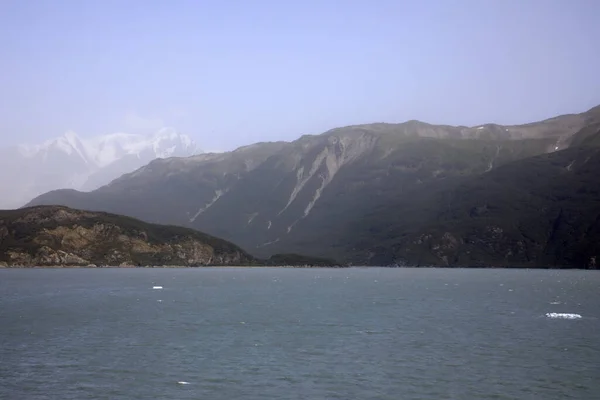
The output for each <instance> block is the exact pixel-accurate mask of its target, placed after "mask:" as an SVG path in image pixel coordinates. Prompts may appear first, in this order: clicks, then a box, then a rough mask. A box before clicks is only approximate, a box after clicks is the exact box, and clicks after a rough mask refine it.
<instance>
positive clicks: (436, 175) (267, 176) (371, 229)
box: [30, 107, 600, 266]
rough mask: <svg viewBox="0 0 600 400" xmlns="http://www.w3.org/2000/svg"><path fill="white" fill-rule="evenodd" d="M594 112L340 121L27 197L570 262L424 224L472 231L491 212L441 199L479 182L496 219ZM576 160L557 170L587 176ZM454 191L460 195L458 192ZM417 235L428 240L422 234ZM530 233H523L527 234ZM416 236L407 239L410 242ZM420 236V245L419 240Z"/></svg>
mask: <svg viewBox="0 0 600 400" xmlns="http://www.w3.org/2000/svg"><path fill="white" fill-rule="evenodd" d="M598 123H600V108H598V107H596V108H594V109H592V110H589V111H588V112H585V113H581V114H573V115H563V116H559V117H555V118H551V119H549V120H545V121H541V122H536V123H530V124H525V125H519V126H502V125H497V124H485V125H481V126H475V127H470V128H468V127H452V126H445V125H430V124H426V123H423V122H418V121H409V122H406V123H403V124H370V125H361V126H350V127H345V128H338V129H333V130H331V131H328V132H325V133H324V134H322V135H316V136H303V137H301V138H300V139H298V140H296V141H294V142H291V143H286V142H276V143H258V144H255V145H251V146H247V147H244V148H240V149H238V150H236V151H233V152H230V153H223V154H204V155H199V156H194V157H188V158H170V159H164V160H156V161H153V162H151V163H150V164H148V165H147V166H145V167H143V168H141V169H139V170H137V171H135V172H134V173H131V174H127V175H124V176H122V177H121V178H119V179H117V180H115V181H113V182H112V183H111V184H109V185H107V186H104V187H102V188H100V189H98V190H96V191H93V192H91V193H81V192H76V191H55V192H50V193H47V194H45V195H43V196H40V197H38V198H36V199H34V200H33V201H32V202H31V203H30V205H39V204H62V205H67V206H71V207H74V208H82V209H88V210H98V211H109V212H114V213H119V214H125V215H130V216H134V217H136V218H140V219H142V220H146V221H149V222H156V223H166V224H174V225H181V226H187V227H192V228H194V229H198V230H201V231H205V232H208V233H210V234H212V235H215V236H218V237H223V238H224V239H226V240H230V241H232V242H235V243H237V244H238V245H240V246H241V247H242V248H244V249H246V250H247V251H248V252H250V253H252V254H255V255H257V256H261V257H266V256H270V255H272V254H275V253H301V254H308V255H311V256H323V257H334V258H337V259H341V260H344V261H348V262H352V263H355V264H362V263H364V264H370V265H382V264H390V263H392V264H393V263H406V264H411V265H412V264H419V265H424V264H431V265H470V264H489V265H509V266H511V265H514V266H521V265H529V266H532V265H535V266H538V265H540V266H541V265H542V264H544V265H546V264H547V263H550V264H551V265H557V266H558V265H562V263H566V264H565V265H567V264H568V265H571V264H570V263H571V262H577V263H579V262H583V261H581V260H575V259H573V258H570V259H568V260H567V259H566V258H565V259H563V258H560V257H558V256H557V257H558V258H556V259H552V258H549V257H546V258H540V256H539V254H540V253H539V252H538V253H535V252H531V251H528V252H526V254H527V256H526V257H525V258H524V259H521V258H519V257H516V256H515V257H512V258H511V257H507V256H506V251H505V247H502V246H501V247H499V248H495V249H491V250H490V249H488V250H482V249H480V247H481V246H485V244H481V243H480V244H478V245H476V244H473V245H472V246H470V247H469V246H467V247H468V248H463V247H461V248H460V250H459V247H458V246H454V247H452V248H449V249H448V251H446V252H439V251H437V250H436V249H434V247H436V246H438V245H440V244H439V243H437V242H436V240H438V239H436V238H437V236H436V235H438V233H439V232H438V231H440V230H443V233H442V236H443V235H444V234H445V233H446V232H449V234H450V235H451V236H452V237H453V238H455V239H456V240H458V241H460V240H463V241H465V240H467V239H465V238H464V237H463V232H462V231H461V232H459V231H457V230H456V229H459V228H460V229H463V228H462V227H464V229H466V230H469V232H471V231H472V232H474V233H473V235H475V236H476V237H478V235H482V234H483V233H481V232H484V231H485V229H486V227H487V226H496V225H491V224H489V221H487V220H485V218H483V217H482V218H473V217H472V216H471V214H469V212H467V213H465V212H464V211H461V210H462V208H457V209H456V210H455V209H454V207H471V208H472V207H475V209H477V210H479V209H481V210H486V208H485V207H486V206H485V204H488V203H490V201H491V200H488V198H487V197H485V198H481V199H480V198H479V197H478V196H488V195H489V196H492V199H493V198H496V199H497V202H499V203H500V205H501V206H502V208H500V211H493V213H492V214H485V215H487V216H494V218H498V219H503V218H504V217H505V215H504V213H505V212H508V211H507V210H511V209H512V207H517V206H515V205H514V204H521V203H523V202H526V200H527V201H528V199H529V197H528V196H527V195H525V194H523V191H526V190H528V188H527V182H529V181H530V180H536V181H537V182H544V181H545V180H548V179H553V180H554V179H557V177H560V175H557V174H558V172H557V170H556V169H555V168H554V167H553V165H554V163H556V162H558V161H556V160H559V159H562V157H563V156H562V154H567V155H566V156H564V157H567V158H569V157H571V155H572V154H571V153H569V152H570V151H574V150H573V149H576V148H585V149H593V148H594V143H595V142H596V137H597V130H595V128H594V127H597V124H598ZM586 151H588V150H586ZM586 157H587V156H586ZM590 157H591V158H592V159H593V157H594V156H593V154H591V155H590ZM569 162H570V161H569ZM583 164H585V163H583ZM532 165H534V166H536V168H535V169H532V168H531V166H532ZM575 165H577V164H573V165H572V166H571V170H569V173H570V175H567V176H568V177H573V176H575V177H577V179H579V178H581V179H582V180H583V181H585V182H588V181H590V180H592V176H591V175H590V174H587V173H586V172H585V169H581V168H574V166H575ZM564 167H565V166H563V167H561V168H563V169H562V170H565V168H564ZM562 170H561V171H562ZM503 171H504V172H503ZM498 174H500V175H502V174H505V175H508V176H512V175H514V179H515V182H512V181H511V180H510V179H504V180H500V181H499V182H500V183H497V184H496V183H494V182H496V181H495V179H496V178H495V177H497V176H499V175H498ZM531 174H535V175H531ZM581 174H583V175H581ZM564 179H567V180H569V179H571V178H564ZM557 182H558V181H557ZM590 184H592V182H590ZM513 185H516V189H514V188H513ZM477 187H483V188H485V189H481V190H477V189H476V188H477ZM560 188H561V190H564V191H565V192H564V193H563V194H562V195H563V196H566V197H567V198H570V196H572V190H574V187H572V186H571V185H567V184H565V185H562V186H560ZM537 190H538V191H539V194H538V195H537V197H539V198H542V199H546V200H544V202H543V204H551V205H555V204H557V203H556V199H554V198H552V197H549V195H548V194H547V193H546V191H547V190H551V187H544V186H540V187H538V189H537ZM552 190H554V189H552ZM556 190H559V189H556ZM488 191H489V193H488ZM463 192H464V196H467V197H460V196H458V195H457V193H463ZM457 196H458V197H457ZM585 196H587V197H586V199H587V198H588V197H589V198H592V197H593V194H591V193H589V194H586V195H585ZM455 198H456V199H455ZM449 199H450V200H449ZM457 199H460V202H458V200H457ZM469 202H472V203H473V205H472V206H471V205H470V203H469ZM490 204H491V203H490ZM540 204H542V203H540ZM585 206H586V207H591V208H590V209H589V210H587V211H586V213H587V214H586V215H589V216H593V215H594V213H595V212H596V211H595V209H594V208H593V207H594V203H593V202H587V200H586V202H585ZM478 207H483V208H478ZM519 207H520V206H519ZM543 207H549V205H547V206H542V208H543ZM569 207H571V205H570V204H565V205H564V207H563V208H564V209H565V210H566V209H570V208H569ZM489 208H490V207H489V206H488V209H489ZM530 211H531V210H529V209H527V208H526V207H525V208H523V207H520V208H517V210H516V211H514V215H512V216H511V218H512V220H513V221H521V220H526V219H532V220H533V221H537V219H536V218H542V216H540V215H538V214H531V215H533V216H532V217H530V216H528V214H526V213H529V212H530ZM496 212H497V213H498V214H494V213H496ZM550 215H552V214H548V216H550ZM486 218H487V217H486ZM540 223H542V220H540ZM453 224H454V225H453ZM513 224H514V222H513ZM471 226H473V227H472V228H470V227H471ZM494 229H495V228H494ZM502 229H503V230H506V229H508V228H506V227H503V228H502ZM503 232H504V231H503ZM590 232H591V231H590ZM459 233H460V234H459ZM415 235H416V236H415ZM428 235H431V240H430V239H427V240H425V239H423V238H429V236H428ZM511 235H512V234H511ZM421 236H423V238H421ZM509 236H510V235H509ZM445 237H447V238H449V237H450V236H448V235H446V236H445ZM459 237H460V238H459ZM511 237H512V236H511ZM541 238H542V236H539V237H536V238H535V239H532V240H534V242H535V243H538V241H539V240H542V239H541ZM419 240H421V242H422V243H421V244H419V245H418V246H417V245H413V244H412V243H413V242H417V243H418V242H419ZM448 240H451V239H448ZM452 240H454V239H452ZM486 240H487V239H486ZM490 240H491V239H490ZM493 240H496V239H493ZM507 240H508V239H507ZM546 240H547V239H546ZM438 241H439V240H438ZM517 241H518V240H517ZM425 242H427V243H431V244H430V247H431V249H433V250H431V251H430V250H427V248H426V246H429V244H423V243H425ZM424 246H425V247H424ZM440 246H441V245H440ZM557 246H558V244H557ZM475 248H477V249H475ZM463 250H464V251H463ZM507 251H508V250H507ZM510 251H512V252H513V254H514V253H515V251H517V250H515V249H513V248H511V250H510ZM547 251H550V248H547ZM561 251H562V250H561ZM481 252H484V253H485V254H486V255H485V256H484V255H482V254H483V253H481ZM465 254H470V255H469V256H465ZM519 254H520V253H519ZM561 254H562V253H561ZM561 257H562V256H561ZM523 260H525V261H523ZM569 260H571V261H569ZM586 262H587V263H588V264H589V263H590V262H591V261H590V260H587V261H586Z"/></svg>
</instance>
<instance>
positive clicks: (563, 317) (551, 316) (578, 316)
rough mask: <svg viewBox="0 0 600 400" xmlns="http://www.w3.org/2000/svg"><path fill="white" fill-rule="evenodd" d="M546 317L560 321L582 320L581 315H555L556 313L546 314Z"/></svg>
mask: <svg viewBox="0 0 600 400" xmlns="http://www.w3.org/2000/svg"><path fill="white" fill-rule="evenodd" d="M546 317H548V318H560V319H579V318H582V317H581V315H579V314H569V313H555V312H550V313H546Z"/></svg>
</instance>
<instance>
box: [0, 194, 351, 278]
mask: <svg viewBox="0 0 600 400" xmlns="http://www.w3.org/2000/svg"><path fill="white" fill-rule="evenodd" d="M166 265H173V266H190V267H197V266H205V265H215V266H224V265H236V266H239V265H246V266H260V265H264V266H301V267H311V266H336V267H339V266H341V265H340V264H339V263H338V262H337V261H335V260H333V259H326V258H316V257H307V256H303V255H299V254H276V255H273V256H272V257H270V258H269V259H266V260H259V259H256V258H255V257H253V256H251V255H249V254H248V253H246V252H245V251H243V250H242V249H241V248H239V247H237V246H236V245H234V244H232V243H229V242H227V241H225V240H222V239H218V238H216V237H213V236H210V235H206V234H204V233H201V232H197V231H194V230H192V229H189V228H183V227H177V226H166V225H155V224H149V223H146V222H142V221H140V220H136V219H134V218H130V217H124V216H121V215H115V214H108V213H98V212H90V211H81V210H75V209H70V208H67V207H61V206H38V207H30V208H23V209H19V210H10V211H0V267H15V266H17V267H45V266H63V267H64V266H67V267H68V266H166Z"/></svg>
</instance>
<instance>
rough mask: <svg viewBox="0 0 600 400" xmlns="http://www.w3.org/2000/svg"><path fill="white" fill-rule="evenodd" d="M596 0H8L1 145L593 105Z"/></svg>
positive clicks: (2, 9) (253, 133)
mask: <svg viewBox="0 0 600 400" xmlns="http://www.w3.org/2000/svg"><path fill="white" fill-rule="evenodd" d="M598 16H600V1H597V0H587V1H586V0H569V1H567V0H497V1H494V0H439V1H427V0H415V1H412V0H407V1H401V0H370V1H367V0H364V1H358V0H357V1H354V0H346V1H330V0H303V1H292V0H289V1H279V0H254V1H245V0H241V1H227V0H220V1H219V0H216V1H202V0H189V1H185V0H169V1H167V0H164V1H159V0H128V1H117V0H102V1H100V0H98V1H93V0H89V1H82V0H48V1H46V0H35V1H34V0H2V1H0V88H1V90H0V145H11V144H16V143H36V142H40V141H43V140H47V139H50V138H53V137H56V136H60V135H62V134H63V133H64V132H66V131H68V130H73V131H75V132H77V134H79V135H80V136H82V137H89V136H95V135H101V134H107V133H113V132H130V133H149V132H152V131H154V130H157V129H159V128H160V127H163V126H171V127H175V128H177V129H178V130H179V131H180V132H182V133H185V134H188V135H190V136H191V137H193V138H194V139H195V140H196V141H197V142H198V144H199V145H200V147H202V148H203V149H205V150H221V151H225V150H231V149H234V148H236V147H238V146H242V145H246V144H250V143H254V142H259V141H274V140H294V139H296V138H298V137H300V136H301V135H304V134H318V133H322V132H324V131H326V130H328V129H331V128H335V127H339V126H345V125H352V124H359V123H370V122H403V121H406V120H411V119H418V120H422V121H426V122H430V123H444V124H452V125H469V126H472V125H478V124H482V123H488V122H496V123H501V124H512V123H523V122H531V121H535V120H540V119H544V118H548V117H552V116H556V115H559V114H565V113H572V112H582V111H585V110H587V109H589V108H591V107H593V106H595V105H598V104H600V73H599V71H600V50H599V48H600V47H599V46H600V24H599V23H598Z"/></svg>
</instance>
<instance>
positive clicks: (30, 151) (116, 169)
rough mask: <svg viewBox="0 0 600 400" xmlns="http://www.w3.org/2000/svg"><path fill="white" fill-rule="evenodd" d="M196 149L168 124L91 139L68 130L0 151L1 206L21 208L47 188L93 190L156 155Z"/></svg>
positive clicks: (187, 153)
mask: <svg viewBox="0 0 600 400" xmlns="http://www.w3.org/2000/svg"><path fill="white" fill-rule="evenodd" d="M197 153H199V150H198V148H197V146H196V144H195V143H194V142H193V141H192V140H191V139H190V138H189V137H188V136H186V135H182V134H179V133H177V132H176V131H175V130H173V129H171V128H163V129H161V130H159V131H158V132H156V133H155V134H153V135H139V134H126V133H117V134H110V135H105V136H99V137H94V138H90V139H82V138H79V137H78V136H77V134H75V133H74V132H67V133H65V134H64V135H63V136H61V137H59V138H56V139H52V140H48V141H46V142H44V143H41V144H38V145H20V146H17V147H16V148H6V149H0V184H1V185H2V186H3V187H10V188H11V190H10V191H7V192H5V193H3V196H1V197H0V209H1V208H16V207H20V206H22V205H23V204H25V203H26V202H27V201H29V200H31V199H32V198H33V197H35V196H37V195H39V194H42V193H45V192H48V191H50V190H55V189H63V188H71V189H79V190H84V191H89V190H94V189H97V188H98V187H101V186H103V185H106V184H107V183H109V182H110V181H112V180H113V179H116V178H118V177H119V176H121V175H123V174H124V173H127V172H131V171H134V170H136V169H138V168H140V167H142V166H144V165H146V164H147V163H149V162H150V161H152V160H154V159H156V158H161V157H163V158H165V157H172V156H190V155H193V154H197ZM15 171H18V173H15Z"/></svg>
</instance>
